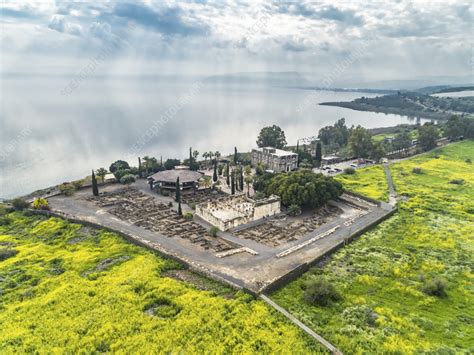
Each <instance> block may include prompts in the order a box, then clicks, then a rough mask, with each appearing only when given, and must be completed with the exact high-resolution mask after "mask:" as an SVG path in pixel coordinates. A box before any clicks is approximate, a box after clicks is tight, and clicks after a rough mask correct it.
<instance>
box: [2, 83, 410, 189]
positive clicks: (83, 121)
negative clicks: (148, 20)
mask: <svg viewBox="0 0 474 355" xmlns="http://www.w3.org/2000/svg"><path fill="white" fill-rule="evenodd" d="M69 81H70V78H67V77H46V76H44V77H7V78H5V77H4V78H2V79H1V92H0V96H1V110H0V128H1V132H0V172H1V174H0V197H2V198H10V197H13V196H16V195H19V194H26V193H28V192H31V191H33V190H35V189H39V188H44V187H47V186H51V185H54V184H57V183H61V182H64V181H69V180H72V179H77V178H81V177H83V176H85V175H87V174H90V172H91V169H97V168H99V167H106V168H108V166H109V165H110V163H111V162H112V161H114V160H116V159H123V158H126V159H132V161H131V163H133V164H134V165H136V157H137V156H138V155H140V156H144V155H152V156H156V157H159V156H160V155H162V156H163V159H166V158H170V157H171V158H174V157H177V158H185V157H187V156H188V149H189V147H190V146H192V147H193V149H196V150H198V151H199V152H201V153H202V152H204V151H220V152H221V153H222V154H229V153H232V152H233V150H234V146H237V148H238V149H239V151H249V150H250V149H251V148H252V147H254V146H255V141H256V138H257V135H258V132H259V130H260V129H261V128H262V127H264V126H267V125H272V124H277V125H279V126H280V127H282V129H283V130H284V131H285V133H286V137H287V141H288V143H289V144H296V140H297V139H299V138H304V137H309V136H315V135H317V133H318V130H319V129H320V128H321V127H323V126H326V125H328V124H333V123H334V122H335V121H336V120H338V119H339V118H341V117H345V118H346V121H347V124H348V125H352V124H354V125H357V124H360V125H362V126H364V127H367V128H371V127H382V126H393V125H396V124H400V123H407V122H413V121H410V120H409V119H408V118H407V117H402V116H398V115H386V114H381V113H371V112H360V111H353V110H349V109H345V108H340V107H330V106H319V105H317V103H318V102H323V101H346V100H347V101H349V100H353V99H355V98H357V97H360V96H362V95H364V96H366V97H371V96H375V95H371V94H362V93H349V92H330V91H320V92H314V91H307V90H299V89H288V88H276V87H263V86H232V85H225V86H223V85H217V84H211V83H204V84H202V85H200V86H195V85H194V86H193V81H189V82H187V83H185V82H180V83H176V82H173V81H172V80H171V79H168V80H165V81H164V80H163V79H158V78H151V79H150V78H148V79H144V78H119V79H106V78H89V79H87V80H84V81H83V82H81V83H80V85H79V87H78V88H76V89H75V90H73V91H72V92H71V93H69V94H66V95H62V94H61V91H62V90H63V93H64V88H65V86H66V85H67V84H68V83H69ZM163 117H165V118H166V119H162V118H163ZM160 122H161V123H160Z"/></svg>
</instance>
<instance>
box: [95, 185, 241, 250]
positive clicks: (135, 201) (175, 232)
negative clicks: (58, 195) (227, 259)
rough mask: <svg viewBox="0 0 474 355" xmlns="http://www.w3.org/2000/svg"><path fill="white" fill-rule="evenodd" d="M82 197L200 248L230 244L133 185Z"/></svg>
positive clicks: (134, 222)
mask: <svg viewBox="0 0 474 355" xmlns="http://www.w3.org/2000/svg"><path fill="white" fill-rule="evenodd" d="M86 200H88V201H91V202H94V203H96V204H97V205H98V206H100V207H112V208H111V209H109V210H108V211H107V212H109V213H111V214H113V215H114V216H117V217H119V218H120V219H122V220H124V221H127V222H129V223H131V224H133V225H136V226H138V227H143V228H145V229H148V230H150V231H154V232H159V233H162V234H163V235H165V236H167V237H170V238H172V237H177V238H185V239H188V240H190V241H191V242H192V243H195V244H197V245H199V246H201V247H203V248H204V249H206V250H207V249H211V250H213V251H215V252H222V251H226V250H229V249H232V248H234V245H233V244H232V243H229V242H228V241H226V240H223V239H221V238H216V237H213V236H211V235H210V234H209V232H208V231H207V230H206V229H205V228H204V227H202V226H201V225H199V224H197V223H195V222H194V221H193V220H189V219H186V218H184V217H180V216H178V215H177V213H176V211H173V210H172V209H171V208H170V207H169V206H167V205H166V204H164V203H161V202H156V200H155V199H154V198H153V197H151V196H149V195H145V194H143V193H142V192H140V191H137V190H135V189H128V188H124V189H118V190H116V191H113V192H106V193H103V194H101V195H100V196H99V197H98V198H96V197H87V198H86Z"/></svg>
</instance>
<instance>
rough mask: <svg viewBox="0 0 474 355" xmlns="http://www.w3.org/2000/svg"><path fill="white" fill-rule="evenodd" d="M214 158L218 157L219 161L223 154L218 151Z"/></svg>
mask: <svg viewBox="0 0 474 355" xmlns="http://www.w3.org/2000/svg"><path fill="white" fill-rule="evenodd" d="M214 156H215V157H216V159H219V158H220V157H221V153H220V152H219V151H218V150H217V151H216V152H215V153H214Z"/></svg>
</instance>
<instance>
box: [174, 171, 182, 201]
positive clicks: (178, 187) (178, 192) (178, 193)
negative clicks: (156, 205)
mask: <svg viewBox="0 0 474 355" xmlns="http://www.w3.org/2000/svg"><path fill="white" fill-rule="evenodd" d="M175 190H176V193H175V201H176V202H179V201H181V184H180V183H179V176H178V177H177V178H176V186H175Z"/></svg>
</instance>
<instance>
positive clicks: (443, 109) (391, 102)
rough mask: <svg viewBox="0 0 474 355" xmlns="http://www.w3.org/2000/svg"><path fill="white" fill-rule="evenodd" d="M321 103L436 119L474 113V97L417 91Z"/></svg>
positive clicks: (359, 109)
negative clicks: (439, 94) (436, 95)
mask: <svg viewBox="0 0 474 355" xmlns="http://www.w3.org/2000/svg"><path fill="white" fill-rule="evenodd" d="M320 105H327V106H339V107H346V108H350V109H353V110H358V111H371V112H383V113H392V114H397V115H403V116H411V117H420V118H428V119H436V120H445V119H448V118H449V117H450V116H451V115H453V114H473V113H474V98H472V97H456V98H451V97H435V96H429V95H423V94H419V93H415V92H406V93H400V92H399V93H398V94H393V95H385V96H377V97H374V98H366V97H361V98H359V99H355V100H353V101H350V102H323V103H321V104H320Z"/></svg>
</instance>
